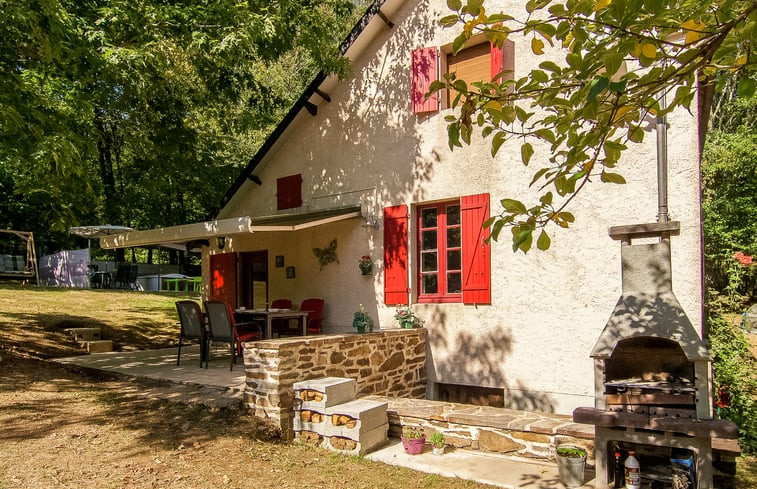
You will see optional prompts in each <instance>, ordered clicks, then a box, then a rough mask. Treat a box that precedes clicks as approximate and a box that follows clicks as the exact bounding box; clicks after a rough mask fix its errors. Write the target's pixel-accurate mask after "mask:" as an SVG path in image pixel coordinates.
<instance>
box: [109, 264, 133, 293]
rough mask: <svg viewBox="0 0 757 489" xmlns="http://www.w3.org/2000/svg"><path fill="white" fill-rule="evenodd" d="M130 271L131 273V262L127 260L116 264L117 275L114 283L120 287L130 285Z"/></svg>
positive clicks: (123, 287)
mask: <svg viewBox="0 0 757 489" xmlns="http://www.w3.org/2000/svg"><path fill="white" fill-rule="evenodd" d="M129 273H131V264H130V263H127V262H119V263H118V264H117V265H116V276H115V277H114V278H113V283H114V284H115V286H116V287H117V288H119V289H125V288H127V287H128V286H129Z"/></svg>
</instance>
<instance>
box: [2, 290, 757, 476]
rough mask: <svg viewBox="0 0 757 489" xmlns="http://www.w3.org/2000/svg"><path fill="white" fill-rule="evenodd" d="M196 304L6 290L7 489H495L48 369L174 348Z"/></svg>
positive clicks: (243, 417) (120, 294)
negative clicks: (86, 339) (108, 353)
mask: <svg viewBox="0 0 757 489" xmlns="http://www.w3.org/2000/svg"><path fill="white" fill-rule="evenodd" d="M187 297H193V296H192V295H191V294H183V293H170V294H169V293H147V292H132V291H118V290H81V289H58V288H38V287H34V286H20V285H8V284H0V304H2V306H0V426H2V427H3V429H2V430H0V489H5V488H11V487H13V488H15V487H19V488H26V487H64V488H65V487H71V488H73V487H76V488H90V487H91V488H110V487H112V488H160V487H165V488H168V487H170V488H179V489H182V488H203V487H225V488H246V487H256V488H275V489H281V488H298V489H300V488H312V489H319V488H324V489H325V488H330V489H331V488H333V489H336V488H341V489H352V488H398V487H399V488H410V487H413V488H437V489H446V488H450V489H459V488H473V489H478V488H484V487H489V486H486V485H483V484H477V483H474V482H469V481H462V480H457V479H445V478H442V477H439V476H435V475H428V474H423V473H418V472H414V471H411V470H408V469H403V468H398V467H392V466H388V465H384V464H380V463H374V462H370V461H367V460H364V459H362V458H360V457H346V456H342V455H339V454H335V453H332V452H328V451H325V450H322V449H317V448H312V447H308V446H303V445H299V444H283V443H279V442H277V441H276V440H273V439H271V438H270V436H269V435H268V431H267V430H266V425H265V424H264V423H261V422H260V421H259V420H257V418H254V417H251V416H249V414H248V413H247V412H246V411H244V410H235V409H220V410H219V409H213V408H207V407H203V406H193V405H186V404H183V403H179V402H169V401H156V400H155V398H154V397H152V396H149V395H145V391H146V389H147V387H145V386H144V385H141V384H138V383H136V382H134V381H130V380H124V379H120V378H113V377H108V376H104V375H94V374H87V373H82V372H79V371H76V370H70V369H68V368H66V367H64V366H61V365H57V364H52V363H49V362H45V361H43V359H45V358H53V357H60V356H69V355H76V354H81V353H82V349H81V348H80V347H79V346H78V345H76V344H75V343H74V342H73V341H72V340H71V339H70V338H69V336H68V335H67V334H66V333H64V331H63V330H64V329H65V328H71V327H95V326H99V327H100V328H101V331H102V334H103V337H104V338H106V339H112V340H113V342H114V346H115V348H116V349H119V350H133V349H147V348H159V347H166V346H171V345H173V344H175V342H176V339H177V336H178V326H177V320H178V318H177V315H176V309H175V306H174V303H175V301H176V300H178V299H180V298H187ZM195 298H196V297H195ZM587 361H588V359H587ZM738 470H739V474H738V476H737V481H736V483H737V485H736V487H737V489H746V488H754V487H757V463H756V462H755V459H754V458H749V457H745V458H742V459H740V460H739V464H738ZM535 487H536V486H535Z"/></svg>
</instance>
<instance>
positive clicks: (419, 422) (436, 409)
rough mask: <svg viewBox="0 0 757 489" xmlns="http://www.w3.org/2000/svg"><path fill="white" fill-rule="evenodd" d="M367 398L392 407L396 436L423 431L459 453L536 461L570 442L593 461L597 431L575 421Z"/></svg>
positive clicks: (391, 425)
mask: <svg viewBox="0 0 757 489" xmlns="http://www.w3.org/2000/svg"><path fill="white" fill-rule="evenodd" d="M364 399H365V400H373V401H385V402H387V403H388V410H387V414H388V417H389V435H390V436H392V437H396V438H398V437H399V436H400V435H401V433H402V429H403V427H405V426H418V427H421V428H422V429H423V430H424V431H425V432H426V437H427V438H428V437H429V436H431V434H432V433H435V432H440V433H442V434H444V437H445V442H446V444H447V445H449V446H453V447H456V448H465V449H469V450H482V451H487V452H493V453H501V454H508V455H511V456H517V457H525V458H535V459H551V458H553V457H554V447H555V446H556V444H558V443H563V442H570V443H574V444H577V445H580V446H583V447H585V448H587V449H588V450H589V452H590V456H589V458H588V460H589V462H591V461H593V454H592V453H593V448H594V427H593V426H587V425H583V424H577V423H574V422H573V419H572V416H568V415H559V414H546V413H536V412H528V411H516V410H512V409H505V408H496V407H487V406H472V405H468V404H456V403H450V402H441V401H428V400H419V399H396V398H390V397H385V396H376V395H371V396H367V397H365V398H364Z"/></svg>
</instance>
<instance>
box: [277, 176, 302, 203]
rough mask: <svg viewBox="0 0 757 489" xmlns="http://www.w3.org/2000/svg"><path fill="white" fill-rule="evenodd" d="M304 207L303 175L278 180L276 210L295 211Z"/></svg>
mask: <svg viewBox="0 0 757 489" xmlns="http://www.w3.org/2000/svg"><path fill="white" fill-rule="evenodd" d="M301 205H302V175H301V174H299V173H298V174H297V175H289V176H288V177H281V178H277V179H276V209H277V210H284V209H294V208H295V207H300V206H301Z"/></svg>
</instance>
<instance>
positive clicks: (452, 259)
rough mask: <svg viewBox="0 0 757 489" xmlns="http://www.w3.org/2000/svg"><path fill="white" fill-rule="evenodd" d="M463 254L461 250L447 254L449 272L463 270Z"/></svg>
mask: <svg viewBox="0 0 757 489" xmlns="http://www.w3.org/2000/svg"><path fill="white" fill-rule="evenodd" d="M461 263H462V260H461V253H460V250H452V251H448V252H447V270H462V268H463V267H462V266H461V265H460V264H461Z"/></svg>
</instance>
